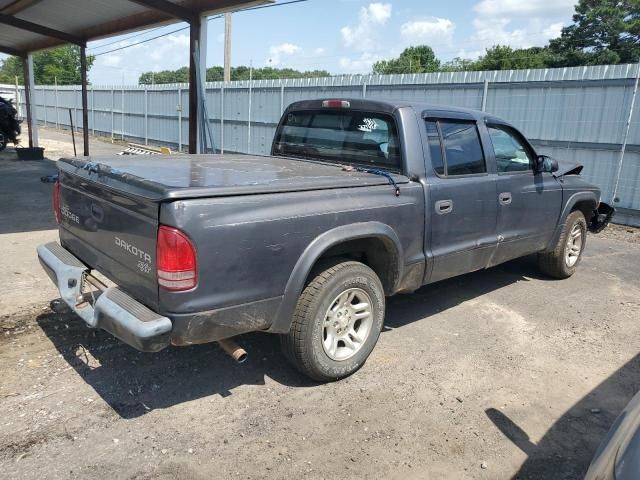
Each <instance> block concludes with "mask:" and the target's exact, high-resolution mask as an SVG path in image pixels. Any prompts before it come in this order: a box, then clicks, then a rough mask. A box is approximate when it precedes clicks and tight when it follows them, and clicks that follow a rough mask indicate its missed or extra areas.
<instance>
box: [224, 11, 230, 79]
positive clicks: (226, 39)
mask: <svg viewBox="0 0 640 480" xmlns="http://www.w3.org/2000/svg"><path fill="white" fill-rule="evenodd" d="M224 81H225V82H230V81H231V14H230V13H225V14H224Z"/></svg>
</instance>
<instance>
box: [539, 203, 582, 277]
mask: <svg viewBox="0 0 640 480" xmlns="http://www.w3.org/2000/svg"><path fill="white" fill-rule="evenodd" d="M586 243H587V221H586V219H585V217H584V214H583V213H582V212H581V211H579V210H576V211H575V212H571V213H570V214H569V216H568V217H567V221H566V223H565V225H564V228H563V229H562V233H561V234H560V238H559V239H558V243H557V244H556V246H555V248H554V249H553V251H551V252H544V253H540V254H539V255H538V264H539V265H540V269H541V270H542V271H543V272H544V273H546V274H547V275H550V276H552V277H555V278H560V279H562V278H569V277H570V276H571V275H573V274H574V273H575V271H576V269H577V268H578V264H579V263H580V260H581V259H582V252H584V247H585V245H586Z"/></svg>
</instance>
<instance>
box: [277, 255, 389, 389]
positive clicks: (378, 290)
mask: <svg viewBox="0 0 640 480" xmlns="http://www.w3.org/2000/svg"><path fill="white" fill-rule="evenodd" d="M366 303H368V305H369V306H368V312H369V314H368V315H367V308H365V307H363V305H364V304H366ZM384 308H385V298H384V289H383V287H382V284H381V283H380V279H379V278H378V276H377V275H376V274H375V272H374V271H373V270H371V269H370V268H369V267H367V266H366V265H364V264H362V263H360V262H355V261H348V260H344V259H336V260H334V261H332V262H331V263H329V264H325V265H324V266H322V267H320V268H318V269H317V270H315V271H314V272H312V274H311V280H310V281H309V282H308V283H307V285H306V287H305V289H304V290H303V292H302V294H301V295H300V298H299V299H298V303H297V305H296V309H295V312H294V314H293V322H292V324H291V329H290V330H289V333H288V334H286V335H282V336H281V345H282V350H283V353H284V355H285V357H286V358H287V359H288V360H289V362H291V363H292V364H293V366H295V367H296V368H297V369H298V370H299V371H300V372H302V373H304V374H305V375H306V376H308V377H310V378H311V379H313V380H317V381H319V382H329V381H335V380H339V379H341V378H344V377H347V376H349V375H351V374H353V373H354V372H356V371H357V370H359V369H360V367H362V365H363V364H364V362H365V361H366V360H367V358H368V357H369V355H370V354H371V352H372V351H373V348H374V347H375V345H376V343H377V341H378V337H379V336H380V331H381V330H382V325H383V323H384ZM356 338H359V339H360V342H358V341H356V340H355V339H356Z"/></svg>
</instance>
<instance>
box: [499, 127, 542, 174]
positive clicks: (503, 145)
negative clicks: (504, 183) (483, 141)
mask: <svg viewBox="0 0 640 480" xmlns="http://www.w3.org/2000/svg"><path fill="white" fill-rule="evenodd" d="M488 129H489V136H490V137H491V143H492V144H493V150H494V152H495V155H496V164H497V167H498V173H509V172H526V171H533V166H534V163H533V162H534V159H533V152H531V151H530V149H529V147H528V146H527V145H526V144H525V143H524V141H523V140H522V139H521V138H520V135H518V134H517V133H516V132H514V131H513V130H511V129H510V128H508V127H505V126H502V125H489V126H488Z"/></svg>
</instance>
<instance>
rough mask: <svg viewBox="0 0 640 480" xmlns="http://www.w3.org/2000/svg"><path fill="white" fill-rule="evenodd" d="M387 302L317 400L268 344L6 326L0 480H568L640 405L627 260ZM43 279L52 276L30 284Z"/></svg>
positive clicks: (531, 268) (47, 314) (639, 293)
mask: <svg viewBox="0 0 640 480" xmlns="http://www.w3.org/2000/svg"><path fill="white" fill-rule="evenodd" d="M607 237H608V235H607V236H605V237H594V236H591V237H590V239H589V245H588V246H587V251H586V256H585V258H584V259H583V263H582V264H581V266H580V268H579V271H578V272H577V273H576V275H575V276H574V277H572V278H571V279H569V280H565V281H552V280H549V279H546V278H544V277H542V276H540V275H539V273H538V271H537V269H536V267H535V265H534V264H533V262H532V260H531V259H521V260H518V261H515V262H510V263H508V264H506V265H503V266H499V267H496V268H494V269H491V270H488V271H484V272H478V273H474V274H470V275H465V276H463V277H460V278H457V279H453V280H449V281H445V282H442V283H439V284H436V285H433V286H430V287H427V288H423V289H421V290H420V291H418V292H417V293H415V294H413V295H405V296H398V297H394V298H392V299H390V300H389V302H388V306H387V322H386V327H385V331H384V332H383V334H382V335H381V338H380V341H379V343H378V346H377V347H376V349H375V350H374V352H373V354H372V356H371V358H370V360H369V361H368V362H367V364H366V365H365V366H364V368H363V369H362V370H360V371H359V372H358V373H357V374H356V375H354V376H353V377H351V378H349V379H346V380H344V381H340V382H336V383H331V384H325V385H320V384H315V383H313V382H310V381H307V380H306V379H305V378H303V377H302V376H300V375H299V374H297V373H296V372H295V371H293V370H292V369H291V368H290V367H289V366H288V365H287V364H286V363H285V361H284V360H283V358H282V357H281V355H280V353H279V348H278V343H277V338H275V337H272V336H268V335H261V334H254V335H246V336H244V337H240V339H239V343H241V344H242V345H243V346H244V347H245V348H246V349H247V350H248V351H249V354H250V359H249V361H248V362H247V363H245V364H243V365H235V364H233V363H232V361H231V360H230V359H229V358H228V357H226V356H225V355H224V354H223V353H222V351H221V350H220V349H219V348H218V347H217V346H216V345H202V346H194V347H188V348H170V349H167V350H165V351H163V352H160V353H158V354H142V353H138V352H136V351H134V350H133V349H131V348H129V347H127V346H125V345H123V344H121V343H119V342H118V341H116V340H114V339H113V338H111V337H110V336H109V335H108V334H106V333H104V332H101V331H96V330H91V329H89V328H87V327H86V326H85V325H84V324H83V323H82V322H81V321H80V320H79V319H78V318H77V317H75V316H74V315H72V314H70V313H69V312H68V311H67V310H66V309H65V308H62V307H61V306H60V304H59V303H57V302H53V303H52V305H47V304H39V305H35V306H32V307H30V309H27V310H24V311H22V312H21V313H19V314H14V315H7V316H5V317H4V318H1V322H0V326H1V328H0V378H2V382H0V411H2V412H3V415H2V420H0V471H2V472H3V475H4V476H5V478H34V479H35V478H48V479H66V478H82V479H103V478H131V479H134V478H135V479H144V478H161V479H173V478H176V479H177V478H196V479H197V478H203V479H204V478H207V479H208V478H212V476H213V478H245V479H249V478H253V479H255V478H276V479H279V478H310V479H316V478H372V479H374V478H375V479H377V478H397V479H407V478H409V479H411V478H415V479H424V478H430V479H440V478H456V479H458V478H461V479H507V478H513V477H516V478H540V479H555V478H557V479H574V478H575V479H578V478H581V477H582V476H583V475H584V472H585V471H586V468H587V466H588V463H589V459H590V457H591V455H592V454H593V452H594V451H595V449H596V447H597V445H598V443H599V441H600V439H601V438H602V437H603V435H604V434H605V433H606V431H607V429H608V427H609V426H610V424H611V423H612V421H613V420H614V418H615V416H616V415H617V414H618V413H619V411H620V410H621V409H622V408H623V406H624V405H625V404H626V403H627V402H628V400H629V399H630V398H631V397H632V396H633V394H634V393H635V392H636V391H637V390H638V389H639V388H640V357H639V356H638V351H639V347H640V341H639V340H638V338H640V337H639V335H638V334H639V333H640V326H639V325H638V318H639V317H640V304H639V303H638V299H639V298H640V268H639V265H640V246H639V245H636V244H633V243H631V242H626V241H620V240H616V239H610V238H607ZM43 281H46V280H45V277H44V275H43Z"/></svg>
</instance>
